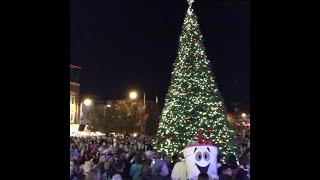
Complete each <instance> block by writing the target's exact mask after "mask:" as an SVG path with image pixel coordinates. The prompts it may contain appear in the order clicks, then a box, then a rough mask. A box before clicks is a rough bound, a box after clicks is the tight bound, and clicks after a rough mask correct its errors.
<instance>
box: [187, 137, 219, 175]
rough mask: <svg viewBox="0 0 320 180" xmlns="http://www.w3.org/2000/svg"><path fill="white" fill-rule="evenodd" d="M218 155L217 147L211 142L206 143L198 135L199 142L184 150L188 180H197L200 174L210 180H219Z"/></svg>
mask: <svg viewBox="0 0 320 180" xmlns="http://www.w3.org/2000/svg"><path fill="white" fill-rule="evenodd" d="M217 154H218V149H217V147H216V146H215V145H214V144H213V143H212V142H211V141H204V140H203V139H202V134H200V133H198V140H197V141H196V142H192V143H191V144H188V145H187V146H186V147H185V149H184V150H183V155H184V157H185V159H186V169H187V179H189V180H197V179H198V176H199V174H200V173H202V174H207V175H208V177H209V179H219V176H218V167H217V166H218V163H217Z"/></svg>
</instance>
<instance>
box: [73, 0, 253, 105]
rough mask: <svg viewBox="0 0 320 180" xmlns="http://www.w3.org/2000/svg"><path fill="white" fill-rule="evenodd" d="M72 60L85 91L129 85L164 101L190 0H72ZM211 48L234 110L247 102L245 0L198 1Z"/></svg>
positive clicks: (123, 89)
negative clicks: (233, 103)
mask: <svg viewBox="0 0 320 180" xmlns="http://www.w3.org/2000/svg"><path fill="white" fill-rule="evenodd" d="M70 3H71V4H70V63H71V64H75V65H80V66H81V67H82V70H81V80H80V81H81V93H82V95H87V94H92V95H97V96H99V97H101V98H102V99H120V98H126V97H127V95H128V89H130V88H136V89H138V90H140V91H141V92H143V91H144V92H146V98H147V99H154V97H155V96H156V95H158V96H159V99H160V101H161V102H163V100H164V97H165V94H166V91H167V88H168V86H169V80H170V73H171V70H172V63H173V61H174V59H175V58H176V56H177V49H178V38H179V35H180V32H181V28H182V23H183V20H184V17H185V13H186V10H187V1H186V0H157V1H155V0H106V1H102V0H95V1H94V0H71V1H70ZM193 8H194V10H195V13H196V15H197V16H198V22H199V24H200V30H201V32H202V34H203V36H204V44H205V48H206V53H207V55H208V57H209V59H210V60H211V62H212V66H213V72H214V74H215V77H216V79H217V82H218V87H219V89H220V91H221V92H222V95H223V96H224V98H225V102H226V105H227V107H228V109H229V110H230V109H231V108H230V107H231V106H230V104H231V103H232V102H235V101H237V102H240V103H241V104H243V105H247V106H249V105H250V39H249V35H250V7H249V1H248V0H195V3H194V4H193Z"/></svg>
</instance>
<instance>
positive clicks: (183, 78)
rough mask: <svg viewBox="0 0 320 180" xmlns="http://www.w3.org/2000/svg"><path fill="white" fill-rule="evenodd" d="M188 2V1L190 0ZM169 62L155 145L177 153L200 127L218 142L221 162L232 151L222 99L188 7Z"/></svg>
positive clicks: (191, 12)
mask: <svg viewBox="0 0 320 180" xmlns="http://www.w3.org/2000/svg"><path fill="white" fill-rule="evenodd" d="M190 3H191V4H192V1H190ZM177 54H178V55H177V58H176V59H175V62H174V63H173V71H172V73H171V81H170V86H169V88H168V93H167V94H166V99H165V105H164V108H163V109H162V112H161V119H160V123H159V128H158V134H157V139H156V140H155V142H154V144H155V148H156V149H157V151H159V152H166V153H167V154H169V155H172V154H174V153H179V152H181V151H182V150H183V148H184V146H185V145H186V144H187V143H188V142H189V141H190V140H193V139H194V138H195V134H196V132H197V131H199V130H201V131H202V132H203V134H204V136H205V137H206V138H207V139H209V140H212V141H213V142H214V143H216V144H217V145H218V148H219V151H220V153H221V154H222V161H224V160H225V158H226V156H227V155H229V154H236V153H235V151H236V149H235V146H234V144H233V143H232V140H231V139H232V131H231V130H230V129H229V127H228V121H227V117H226V112H225V107H224V104H223V98H222V96H221V94H220V92H219V90H218V87H217V85H216V82H215V80H214V79H215V78H214V77H213V72H212V69H211V63H210V61H209V60H208V58H207V55H206V54H205V48H204V45H203V36H202V35H201V32H200V29H199V25H198V23H197V17H196V15H195V14H194V12H193V9H192V7H191V6H189V8H188V11H187V14H186V17H185V19H184V22H183V27H182V32H181V35H180V38H179V48H178V53H177Z"/></svg>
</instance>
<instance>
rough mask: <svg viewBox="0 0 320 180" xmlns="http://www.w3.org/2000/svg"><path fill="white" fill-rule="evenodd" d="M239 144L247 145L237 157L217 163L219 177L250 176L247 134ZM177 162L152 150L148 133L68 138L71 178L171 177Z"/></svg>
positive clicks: (244, 179)
mask: <svg viewBox="0 0 320 180" xmlns="http://www.w3.org/2000/svg"><path fill="white" fill-rule="evenodd" d="M245 142H247V143H245ZM241 144H247V145H248V144H249V146H246V147H245V148H242V150H241V152H242V155H241V156H240V158H239V160H237V159H236V157H235V156H230V158H229V159H228V161H227V163H226V164H223V163H221V162H219V166H218V167H219V168H218V171H219V176H220V179H221V180H229V179H230V180H247V179H249V178H250V176H249V170H250V163H249V161H250V137H246V138H245V139H244V140H243V141H242V143H241ZM218 159H219V158H218ZM179 161H181V157H179V155H173V156H168V155H166V154H161V153H158V152H156V151H154V150H153V148H152V138H151V137H148V136H143V135H141V136H117V137H115V136H108V137H106V136H85V137H70V179H71V180H158V179H159V180H170V179H171V178H170V175H171V172H172V169H173V167H174V165H175V163H177V162H179Z"/></svg>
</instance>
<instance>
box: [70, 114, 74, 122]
mask: <svg viewBox="0 0 320 180" xmlns="http://www.w3.org/2000/svg"><path fill="white" fill-rule="evenodd" d="M70 122H71V123H74V120H73V112H71V113H70Z"/></svg>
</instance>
